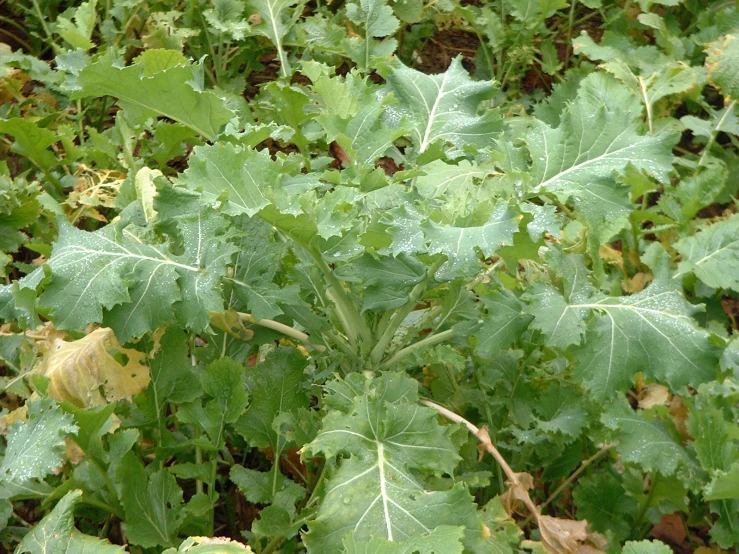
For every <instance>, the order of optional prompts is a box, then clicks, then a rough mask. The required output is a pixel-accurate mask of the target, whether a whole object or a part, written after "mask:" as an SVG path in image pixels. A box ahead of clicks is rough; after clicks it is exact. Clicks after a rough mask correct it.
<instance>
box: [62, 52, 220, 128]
mask: <svg viewBox="0 0 739 554" xmlns="http://www.w3.org/2000/svg"><path fill="white" fill-rule="evenodd" d="M113 62H114V60H113V59H112V58H111V57H110V56H107V55H106V56H103V57H101V58H100V59H98V60H97V61H95V62H94V63H91V64H90V65H88V66H86V67H84V68H83V69H82V71H80V74H79V76H78V78H77V85H78V86H79V88H80V90H79V91H77V92H75V93H74V94H73V95H72V98H75V99H76V98H86V97H89V96H94V97H100V96H113V97H115V98H117V99H118V103H119V104H120V106H121V107H122V108H123V110H124V112H126V115H127V116H128V117H129V118H131V120H133V121H135V122H137V123H143V121H144V120H145V119H146V118H149V117H158V116H164V117H168V118H170V119H173V120H174V121H177V122H179V123H182V124H183V125H186V126H188V127H190V128H191V129H193V130H195V131H197V132H198V133H199V134H201V135H202V136H204V137H205V138H207V139H208V140H214V139H215V138H216V137H217V136H218V133H219V132H220V129H221V127H222V126H223V125H225V124H226V123H228V121H229V120H230V119H231V118H232V117H233V116H234V114H233V112H232V111H231V110H230V109H228V108H227V107H226V106H225V103H224V101H223V100H222V99H220V98H219V97H218V96H216V95H215V94H214V93H213V92H211V91H202V90H199V89H198V88H196V86H195V85H193V84H192V83H197V82H198V80H200V79H199V78H198V72H199V71H200V70H199V69H198V68H196V67H194V66H191V65H188V64H187V62H186V60H185V58H184V57H183V56H182V54H180V53H179V52H176V51H174V50H147V51H146V52H144V53H143V54H142V55H141V56H139V58H138V59H137V63H134V64H133V65H130V66H128V67H123V68H121V67H118V66H117V65H116V64H114V63H113Z"/></svg>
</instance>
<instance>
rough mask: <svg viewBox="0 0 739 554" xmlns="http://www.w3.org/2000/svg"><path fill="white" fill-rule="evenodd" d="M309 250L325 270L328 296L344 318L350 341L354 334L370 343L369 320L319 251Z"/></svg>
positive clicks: (323, 270)
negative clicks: (367, 320)
mask: <svg viewBox="0 0 739 554" xmlns="http://www.w3.org/2000/svg"><path fill="white" fill-rule="evenodd" d="M307 250H308V252H310V254H311V256H312V257H313V259H314V260H315V262H316V264H317V265H318V267H319V269H320V270H321V271H322V272H323V276H324V277H325V278H326V281H327V282H328V284H329V287H330V288H329V290H328V291H327V296H328V297H329V298H330V299H331V300H332V301H333V303H334V306H335V307H336V315H337V316H338V317H339V319H342V320H343V321H342V325H346V327H345V328H344V331H345V332H346V333H347V335H349V339H350V341H352V338H351V335H352V334H354V335H355V337H356V336H359V337H361V338H362V340H363V341H364V342H365V343H366V344H370V343H371V342H372V332H371V331H370V329H369V327H368V326H367V322H366V321H365V320H364V318H363V317H362V316H361V314H360V313H359V310H357V307H356V306H355V305H354V302H352V301H351V299H350V298H349V295H348V294H347V293H346V291H345V290H344V286H343V285H342V284H341V282H340V281H339V280H338V279H337V278H336V276H335V275H334V272H333V271H332V270H331V268H330V267H329V266H328V264H327V263H326V260H324V259H323V257H322V256H321V254H320V253H319V252H315V251H314V250H313V249H312V248H308V249H307ZM328 293H330V294H328ZM350 329H351V330H350ZM355 340H356V339H355ZM352 342H354V341H352Z"/></svg>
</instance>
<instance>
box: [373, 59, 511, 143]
mask: <svg viewBox="0 0 739 554" xmlns="http://www.w3.org/2000/svg"><path fill="white" fill-rule="evenodd" d="M387 84H388V90H389V92H393V93H394V94H395V96H396V97H397V98H398V101H399V103H398V104H395V105H390V106H388V107H387V108H386V110H385V111H386V120H387V121H388V122H389V123H391V124H392V123H393V122H397V121H399V120H400V118H402V117H407V118H408V122H409V125H411V126H412V129H413V131H412V133H413V134H412V137H413V142H414V143H415V146H416V148H417V150H418V152H419V153H422V152H425V151H426V150H428V149H429V148H430V147H431V146H432V145H434V144H435V143H436V142H437V141H442V142H443V143H451V144H453V145H454V146H456V147H457V148H458V149H462V148H463V147H464V146H465V145H473V146H476V147H483V146H486V145H489V144H491V143H492V141H493V140H494V139H495V137H497V136H498V134H499V132H500V129H501V127H500V120H499V116H498V115H497V112H496V111H495V110H490V109H488V110H485V112H484V113H483V115H478V114H477V110H478V108H479V106H480V103H481V102H482V101H483V100H487V99H489V98H490V97H491V96H492V95H493V93H494V92H495V86H494V84H493V83H492V82H491V81H478V82H476V81H472V80H470V78H469V75H468V74H467V72H466V71H465V70H464V68H463V67H462V58H461V57H457V58H455V59H454V60H453V61H452V64H451V65H450V66H449V69H447V71H446V72H445V73H442V74H440V75H427V74H425V73H421V72H420V71H416V70H415V69H411V68H409V67H405V66H401V67H399V68H398V69H395V70H393V71H392V73H390V75H388V78H387Z"/></svg>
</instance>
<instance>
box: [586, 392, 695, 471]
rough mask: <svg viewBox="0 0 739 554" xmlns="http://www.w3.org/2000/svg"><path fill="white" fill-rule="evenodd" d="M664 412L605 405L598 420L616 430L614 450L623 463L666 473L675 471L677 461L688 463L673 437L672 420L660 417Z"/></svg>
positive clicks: (682, 449)
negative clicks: (619, 455)
mask: <svg viewBox="0 0 739 554" xmlns="http://www.w3.org/2000/svg"><path fill="white" fill-rule="evenodd" d="M662 408H664V407H662ZM665 412H666V410H665V409H658V408H652V409H650V410H641V411H639V412H636V413H635V412H634V411H633V410H631V408H630V407H628V406H626V405H624V404H611V405H610V406H607V407H606V409H605V411H604V412H603V414H602V415H601V421H602V422H603V424H604V425H605V426H606V427H608V428H609V429H614V430H618V434H617V435H616V437H617V439H618V442H619V444H618V446H616V450H617V451H618V452H619V454H621V457H622V459H623V461H624V462H633V463H635V464H637V465H638V466H639V467H640V468H642V469H643V470H644V471H648V472H655V471H659V472H660V473H661V474H663V475H668V476H669V475H672V474H674V473H675V471H676V470H677V467H678V465H679V464H687V463H688V460H689V458H688V455H687V452H686V451H685V449H684V448H683V447H682V445H681V444H680V440H679V439H678V438H676V436H678V435H677V432H676V431H675V429H674V425H673V424H672V421H668V418H666V417H664V416H665Z"/></svg>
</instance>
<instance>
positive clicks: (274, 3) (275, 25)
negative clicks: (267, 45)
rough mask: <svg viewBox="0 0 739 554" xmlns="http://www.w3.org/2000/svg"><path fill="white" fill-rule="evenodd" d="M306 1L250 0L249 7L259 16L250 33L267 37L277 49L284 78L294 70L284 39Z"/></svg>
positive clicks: (301, 11)
mask: <svg viewBox="0 0 739 554" xmlns="http://www.w3.org/2000/svg"><path fill="white" fill-rule="evenodd" d="M304 4H305V1H304V0H249V1H248V5H249V7H250V8H252V9H254V10H255V11H256V13H257V14H259V19H257V21H256V22H255V23H254V25H251V27H250V28H249V30H250V32H251V33H252V34H255V35H261V36H263V37H267V38H268V39H269V40H270V41H272V44H274V45H275V48H276V49H277V57H278V58H279V60H280V69H281V71H282V75H283V76H287V75H290V74H291V73H292V68H291V67H290V62H289V60H288V58H287V52H286V51H285V48H284V47H283V45H282V43H283V39H284V38H285V35H286V34H287V33H288V32H289V31H290V29H291V28H292V27H293V25H295V22H296V21H297V20H298V18H299V17H300V14H301V13H303V6H304Z"/></svg>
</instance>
